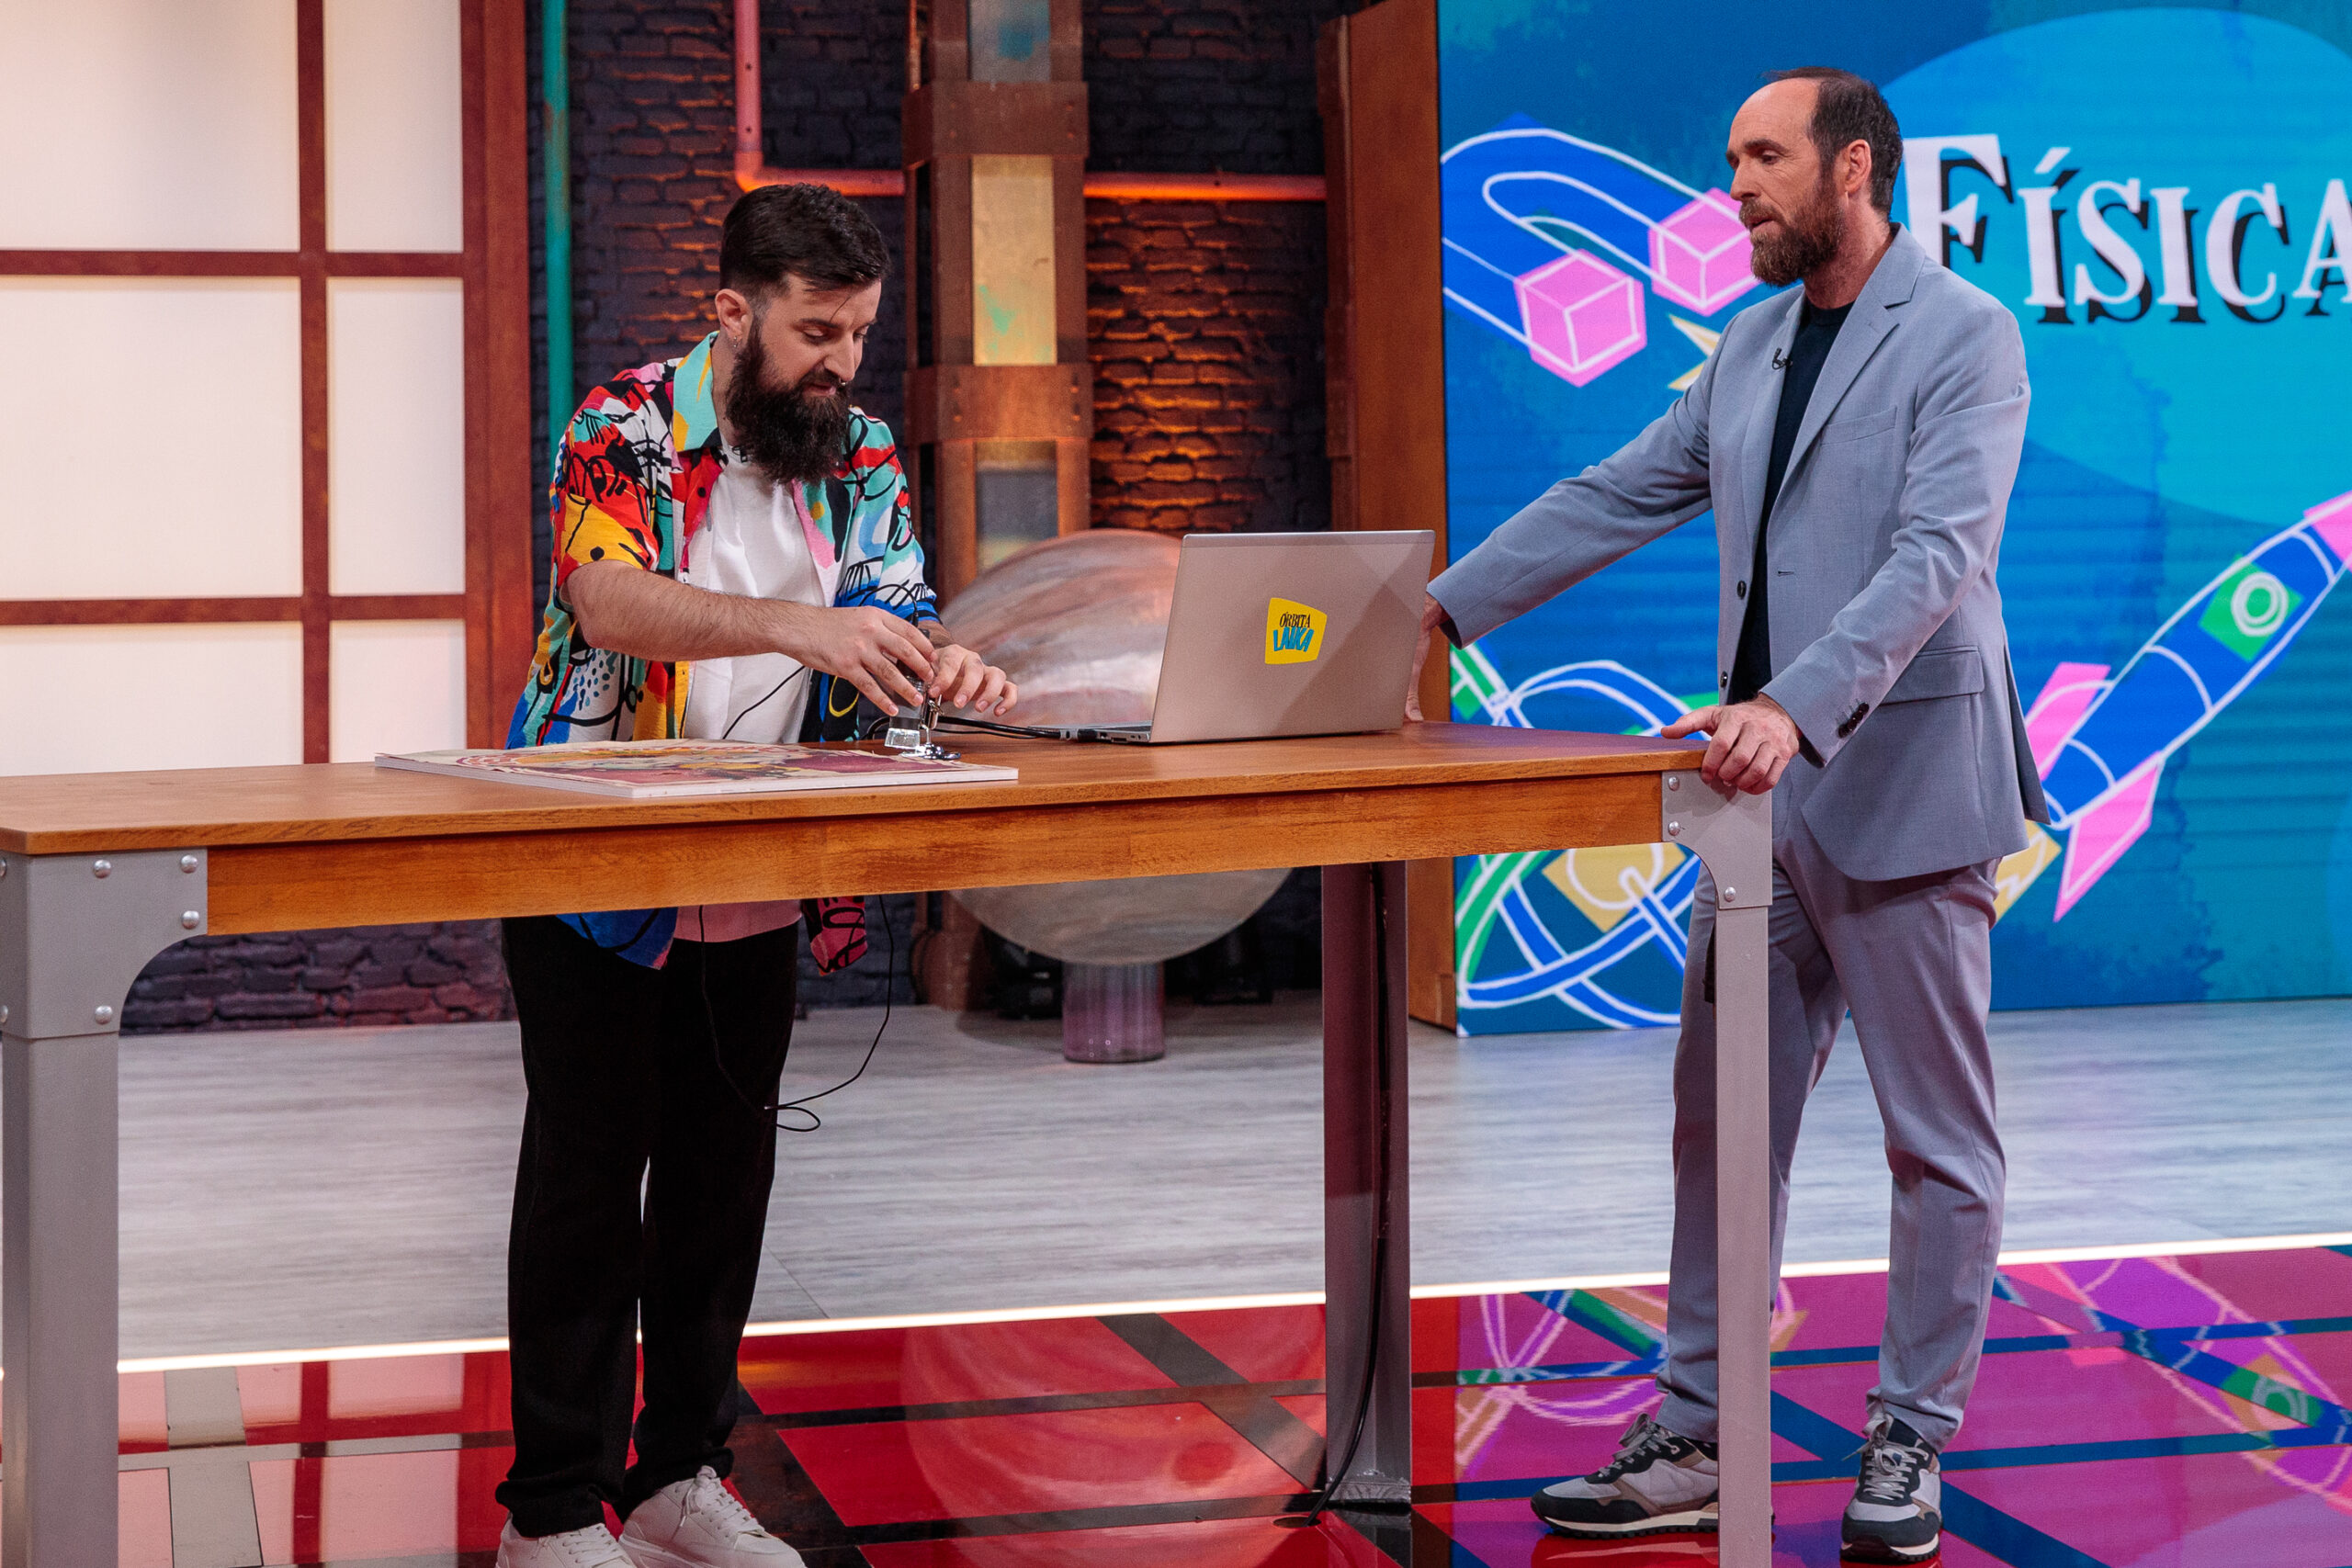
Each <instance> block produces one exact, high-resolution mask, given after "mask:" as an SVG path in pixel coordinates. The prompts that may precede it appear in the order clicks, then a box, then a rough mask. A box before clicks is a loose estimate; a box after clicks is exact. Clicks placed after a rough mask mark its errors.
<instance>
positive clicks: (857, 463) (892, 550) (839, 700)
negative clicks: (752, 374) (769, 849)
mask: <svg viewBox="0 0 2352 1568" xmlns="http://www.w3.org/2000/svg"><path fill="white" fill-rule="evenodd" d="M717 338H718V333H712V334H711V335H710V336H709V337H707V338H705V339H703V340H702V342H701V343H699V344H696V345H695V348H694V350H693V351H692V352H691V353H689V354H687V355H686V356H685V357H684V358H683V359H673V360H668V361H665V362H663V363H661V364H656V365H646V366H640V367H638V368H637V369H635V370H627V371H623V372H622V373H621V374H620V375H619V376H617V377H616V378H614V379H612V380H611V381H608V382H606V383H605V385H604V386H601V387H598V388H597V389H595V390H594V391H592V392H590V393H589V394H588V397H587V399H586V400H585V401H583V402H582V404H581V405H580V412H577V413H576V414H574V415H572V419H571V426H570V428H569V429H567V430H566V431H565V432H564V435H563V441H562V444H561V446H560V447H559V449H558V452H557V459H556V468H555V476H554V479H553V481H552V482H551V483H550V484H549V486H548V510H549V513H550V514H551V516H552V518H553V521H554V532H555V562H554V565H555V570H554V574H553V585H552V587H551V589H550V591H549V592H548V604H547V612H546V615H545V617H544V619H543V620H542V622H541V624H540V628H539V642H538V649H537V654H536V656H535V657H534V659H533V660H532V666H531V678H530V680H529V682H527V683H526V685H525V686H524V688H523V694H522V698H521V700H520V701H519V702H517V703H516V704H515V718H514V722H513V724H512V725H511V726H510V727H509V728H508V730H507V735H506V744H507V745H509V746H546V745H551V744H555V743H558V742H560V741H566V740H612V739H637V740H668V739H678V737H679V734H680V728H679V727H680V725H681V724H682V723H683V721H684V717H685V712H686V687H687V682H690V681H691V680H692V679H693V678H694V677H693V669H692V667H691V666H690V665H688V664H687V663H686V662H684V660H679V661H676V662H671V663H663V662H661V661H658V660H643V659H636V658H632V657H630V656H629V655H628V654H624V653H616V652H615V651H613V650H612V649H602V648H596V647H594V646H593V645H591V644H590V643H589V642H588V640H587V639H586V638H585V637H582V636H581V635H580V626H579V623H578V622H577V621H575V620H574V619H573V618H572V615H571V604H569V603H568V602H567V601H566V599H565V598H564V585H565V584H566V583H567V582H568V581H571V574H572V573H573V572H575V571H577V570H580V568H581V567H582V566H584V565H586V564H587V563H588V562H590V561H598V560H625V561H628V562H629V563H630V564H631V565H633V566H637V567H639V568H641V569H643V570H647V571H658V572H660V573H662V575H663V576H665V577H672V578H674V577H676V576H677V575H678V572H679V570H680V568H681V567H684V566H688V565H690V564H691V563H692V561H693V559H694V547H695V535H696V534H697V532H698V531H699V530H700V528H701V526H702V523H703V518H704V516H705V514H706V513H707V512H708V510H709V506H710V493H711V490H712V487H713V486H714V485H716V484H717V482H718V473H719V468H720V465H721V463H722V462H723V460H724V459H723V457H722V455H721V449H720V442H719V436H718V409H717V406H716V404H715V403H714V401H713V400H712V389H711V364H710V354H711V346H712V344H714V343H715V342H716V341H717ZM800 489H801V495H800V500H801V502H802V506H803V512H804V515H805V516H806V517H807V518H808V520H809V548H810V551H811V553H812V554H813V555H814V557H815V558H816V562H817V570H818V576H819V579H820V581H822V583H823V584H824V587H825V592H826V597H827V598H828V600H829V601H830V602H831V604H832V605H833V606H834V607H835V608H836V609H847V608H851V607H854V606H857V605H866V604H870V605H875V606H877V607H879V608H882V609H885V610H888V611H889V612H890V613H891V614H892V615H898V616H900V617H901V618H903V619H905V620H908V621H911V622H913V623H915V624H916V625H918V626H922V625H925V624H927V623H931V622H935V621H937V620H938V619H939V606H938V602H937V601H936V600H935V599H934V598H933V594H932V592H931V589H930V588H929V587H928V586H927V585H926V584H925V582H924V581H923V570H922V547H921V546H920V545H919V544H917V542H916V540H915V535H914V521H913V512H912V509H911V507H910V504H909V502H908V496H907V485H906V475H905V473H904V471H903V470H902V469H901V468H900V467H899V454H898V447H897V446H896V445H895V444H894V443H893V442H892V440H891V438H890V431H889V427H888V426H887V425H885V424H884V423H882V422H881V421H879V420H877V419H872V418H869V417H868V416H867V415H866V414H865V412H864V411H862V410H852V411H851V414H850V440H849V450H848V453H847V454H846V456H845V457H843V458H842V464H841V466H840V467H839V468H836V469H835V470H834V471H833V472H832V473H831V474H830V475H828V476H827V477H826V478H825V479H821V480H819V481H815V482H812V483H809V484H806V485H803V486H802V487H800ZM812 676H813V679H814V681H815V685H814V686H813V688H812V689H811V690H810V692H809V708H808V712H809V717H808V720H807V723H806V725H805V727H804V728H803V730H802V739H810V740H819V739H821V740H842V739H852V738H853V736H854V729H855V725H856V716H857V698H858V694H857V688H856V687H854V686H853V685H851V684H850V683H849V682H846V681H842V680H839V679H837V678H835V677H833V676H831V675H825V674H821V673H815V672H812ZM826 902H827V903H828V904H831V903H833V902H836V901H834V900H826ZM852 902H854V903H855V904H856V905H857V908H860V909H861V910H862V909H863V908H864V902H863V900H854V901H852ZM676 914H677V912H676V911H675V910H674V909H628V910H617V911H608V912H604V913H596V914H580V915H570V916H566V917H565V919H566V920H567V922H568V923H570V924H571V926H572V927H573V929H575V930H577V931H580V932H581V933H582V935H584V936H586V937H588V938H589V939H590V940H591V941H593V942H596V943H598V944H599V945H600V946H603V947H605V948H606V949H608V950H610V951H613V952H616V953H619V954H620V955H621V956H622V957H624V958H628V959H630V960H631V961H633V962H635V963H639V964H657V965H658V964H661V963H662V959H663V958H664V957H665V956H667V954H668V953H669V947H670V940H671V937H672V934H673V931H674V930H675V927H676ZM845 914H846V911H845V910H833V909H830V908H829V909H827V910H826V911H825V914H824V916H823V919H822V920H821V921H820V924H822V925H825V926H836V925H839V924H841V923H842V917H843V916H844V915H845Z"/></svg>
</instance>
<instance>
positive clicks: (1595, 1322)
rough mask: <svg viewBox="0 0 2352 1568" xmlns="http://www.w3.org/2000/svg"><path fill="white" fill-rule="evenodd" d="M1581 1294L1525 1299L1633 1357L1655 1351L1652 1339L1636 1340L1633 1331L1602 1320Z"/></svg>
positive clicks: (1532, 1294) (1550, 1294)
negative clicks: (1629, 1351) (1630, 1352)
mask: <svg viewBox="0 0 2352 1568" xmlns="http://www.w3.org/2000/svg"><path fill="white" fill-rule="evenodd" d="M1584 1296H1585V1292H1582V1291H1542V1292H1529V1295H1528V1299H1529V1300H1530V1301H1532V1302H1533V1303H1535V1304H1536V1305H1538V1306H1540V1307H1542V1308H1544V1310H1545V1311H1546V1312H1555V1313H1557V1314H1560V1315H1561V1316H1562V1317H1565V1318H1566V1319H1567V1320H1568V1321H1569V1322H1570V1323H1573V1324H1575V1325H1577V1327H1578V1328H1581V1329H1584V1330H1585V1331H1586V1332H1588V1333H1591V1334H1597V1335H1599V1336H1600V1337H1601V1338H1603V1339H1606V1340H1608V1341H1609V1343H1611V1345H1614V1346H1616V1347H1617V1348H1619V1349H1620V1350H1631V1351H1632V1352H1633V1353H1634V1355H1636V1356H1646V1355H1650V1354H1652V1353H1654V1352H1655V1351H1656V1350H1657V1344H1658V1342H1657V1337H1656V1336H1646V1337H1635V1334H1634V1330H1633V1329H1632V1328H1629V1327H1628V1326H1626V1325H1622V1324H1619V1323H1617V1322H1615V1321H1614V1320H1613V1318H1612V1317H1609V1316H1603V1315H1602V1314H1600V1313H1598V1312H1595V1311H1593V1310H1592V1309H1591V1308H1590V1307H1589V1306H1587V1305H1586V1304H1585V1301H1584V1299H1583V1298H1584Z"/></svg>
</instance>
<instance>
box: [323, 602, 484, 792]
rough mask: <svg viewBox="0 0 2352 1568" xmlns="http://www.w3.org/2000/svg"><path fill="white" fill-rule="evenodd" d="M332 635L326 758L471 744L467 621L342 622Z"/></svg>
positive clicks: (357, 759)
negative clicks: (468, 719)
mask: <svg viewBox="0 0 2352 1568" xmlns="http://www.w3.org/2000/svg"><path fill="white" fill-rule="evenodd" d="M327 639H328V640H327V647H328V659H329V660H330V663H329V670H330V674H329V676H328V681H327V692H328V695H327V703H328V711H329V714H330V718H329V719H328V723H327V761H331V762H364V761H368V760H369V759H371V758H373V757H374V756H375V755H376V753H377V752H379V751H440V750H448V749H449V748H452V747H457V746H463V745H464V744H465V743H466V624H465V623H464V622H463V621H338V622H336V623H335V624H334V626H330V627H329V628H328V630H327Z"/></svg>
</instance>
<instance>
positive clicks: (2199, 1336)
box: [1454, 1292, 2352, 1422]
mask: <svg viewBox="0 0 2352 1568" xmlns="http://www.w3.org/2000/svg"><path fill="white" fill-rule="evenodd" d="M1565 1293H1566V1292H1549V1293H1548V1294H1547V1295H1544V1296H1537V1297H1535V1298H1534V1299H1535V1300H1536V1301H1538V1302H1541V1303H1543V1304H1544V1306H1545V1307H1546V1308H1548V1309H1549V1310H1551V1311H1553V1312H1556V1313H1558V1314H1560V1315H1561V1316H1563V1317H1566V1318H1568V1319H1569V1320H1570V1321H1572V1322H1574V1323H1576V1324H1577V1325H1578V1326H1579V1327H1584V1328H1591V1329H1593V1331H1594V1332H1596V1333H1599V1332H1601V1330H1600V1328H1599V1327H1598V1326H1596V1325H1594V1324H1593V1323H1592V1322H1591V1321H1590V1320H1589V1319H1588V1318H1587V1317H1585V1316H1582V1315H1580V1314H1577V1312H1576V1311H1575V1310H1573V1309H1572V1308H1571V1307H1566V1306H1562V1305H1558V1304H1555V1303H1554V1302H1553V1301H1552V1300H1551V1299H1550V1296H1553V1295H1561V1294H1565ZM2346 1331H2352V1317H2304V1318H2282V1319H2280V1320H2278V1322H2275V1323H2221V1324H2212V1325H2207V1326H2204V1327H2199V1328H2131V1327H2119V1328H2114V1329H2110V1330H2109V1331H2107V1332H2104V1333H2099V1334H2014V1335H2006V1336H2001V1337H1996V1338H1991V1339H1987V1340H1985V1354H1986V1355H1988V1356H2014V1355H2022V1354H2025V1353H2028V1352H2030V1351H2038V1350H2083V1349H2090V1348H2101V1347H2118V1348H2126V1349H2131V1350H2132V1351H2133V1353H2134V1354H2139V1355H2143V1356H2147V1358H2148V1359H2152V1360H2154V1359H2164V1362H2165V1365H2166V1366H2174V1365H2175V1362H2174V1361H2173V1360H2172V1359H2168V1358H2171V1357H2173V1356H2175V1355H2177V1354H2178V1353H2179V1352H2177V1351H2174V1350H2172V1349H2170V1348H2168V1347H2170V1346H2173V1345H2182V1346H2186V1345H2191V1344H2198V1343H2211V1342H2212V1341H2215V1340H2222V1339H2278V1338H2287V1337H2293V1336H2295V1335H2298V1334H2340V1333H2344V1332H2346ZM2132 1335H2138V1336H2140V1337H2143V1339H2144V1340H2145V1341H2147V1343H2148V1344H2149V1345H2150V1346H2151V1347H2152V1348H2157V1349H2159V1350H2160V1352H2161V1353H2160V1354H2151V1353H2150V1352H2149V1351H2148V1350H2143V1349H2141V1348H2139V1347H2136V1346H2133V1345H2131V1343H2130V1337H2131V1336H2132ZM1611 1337H1612V1338H1617V1337H1622V1336H1616V1335H1612V1336H1611ZM1629 1348H1631V1347H1629ZM1877 1359H1878V1347H1877V1346H1875V1345H1831V1346H1825V1347H1822V1348H1816V1349H1809V1350H1775V1351H1774V1352H1773V1353H1772V1365H1773V1366H1774V1367H1776V1368H1778V1367H1835V1366H1853V1365H1858V1364H1860V1363H1863V1362H1868V1361H1875V1360H1877ZM2210 1360H2211V1362H2213V1363H2214V1365H2213V1366H2206V1370H2207V1371H2214V1369H2215V1366H2219V1367H2227V1366H2229V1365H2231V1363H2229V1362H2227V1361H2222V1360H2220V1359H2219V1358H2210ZM1661 1364H1662V1358H1661V1357H1660V1356H1659V1354H1658V1353H1657V1349H1656V1348H1655V1347H1653V1348H1651V1350H1650V1353H1649V1354H1648V1355H1645V1356H1640V1357H1636V1358H1634V1359H1631V1360H1624V1361H1555V1362H1552V1363H1549V1364H1546V1365H1544V1366H1536V1367H1464V1368H1463V1369H1462V1370H1461V1371H1457V1372H1456V1373H1455V1374H1454V1377H1455V1380H1456V1381H1457V1382H1460V1383H1461V1384H1462V1385H1463V1386H1464V1387H1469V1386H1473V1385H1476V1384H1482V1383H1526V1382H1566V1381H1569V1380H1573V1379H1577V1378H1630V1377H1648V1376H1650V1375H1651V1374H1653V1373H1655V1372H1656V1371H1657V1370H1658V1367H1659V1366H1660V1365H1661ZM2197 1364H2198V1365H2205V1363H2197ZM2176 1370H2177V1371H2184V1372H2188V1375H2190V1376H2192V1377H2194V1376H2196V1375H2197V1374H2196V1373H2195V1372H2194V1371H2191V1370H2190V1367H2189V1366H2187V1365H2181V1366H2178V1367H2177V1369H2176ZM2216 1375H2222V1376H2226V1375H2227V1374H2226V1373H2216ZM2209 1381H2211V1380H2210V1379H2207V1378H2199V1382H2209ZM2280 1386H2282V1387H2290V1388H2291V1385H2286V1384H2282V1385H2280ZM2294 1392H2295V1393H2301V1390H2295V1391H2294ZM2304 1397H2306V1398H2312V1396H2309V1395H2305V1396H2304ZM2311 1408H2312V1409H2313V1410H2314V1411H2315V1412H2316V1419H2318V1420H2319V1421H2321V1422H2327V1421H2330V1420H2332V1419H2334V1416H2333V1414H2332V1413H2333V1412H2335V1410H2336V1409H2337V1408H2338V1407H2337V1406H2335V1405H2332V1404H2328V1403H2327V1402H2326V1401H2324V1400H2318V1399H2315V1398H2313V1401H2312V1406H2311ZM2278 1413H2279V1414H2280V1415H2286V1416H2291V1415H2293V1412H2292V1411H2289V1410H2280V1411H2279V1412H2278ZM2296 1418H2297V1419H2301V1417H2300V1416H2298V1417H2296Z"/></svg>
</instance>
